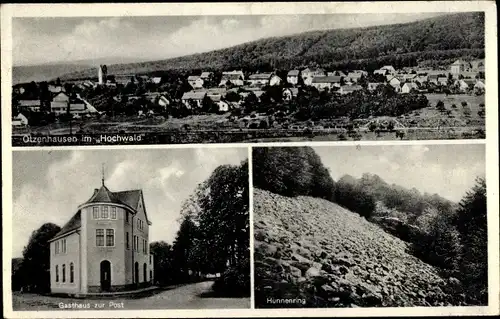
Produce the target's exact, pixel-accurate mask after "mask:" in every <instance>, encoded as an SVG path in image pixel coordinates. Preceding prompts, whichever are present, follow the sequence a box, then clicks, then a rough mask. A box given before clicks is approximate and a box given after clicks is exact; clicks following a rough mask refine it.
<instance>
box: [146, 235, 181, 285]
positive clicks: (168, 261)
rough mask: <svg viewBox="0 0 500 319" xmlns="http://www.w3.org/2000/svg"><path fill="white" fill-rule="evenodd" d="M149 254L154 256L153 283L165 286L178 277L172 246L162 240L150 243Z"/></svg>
mask: <svg viewBox="0 0 500 319" xmlns="http://www.w3.org/2000/svg"><path fill="white" fill-rule="evenodd" d="M150 252H151V255H153V256H154V269H155V276H154V278H155V284H156V285H160V286H165V285H168V284H171V283H173V282H175V281H176V280H177V279H178V278H179V271H178V268H177V265H176V264H175V259H174V252H173V247H172V246H171V245H170V244H168V243H166V242H164V241H160V242H153V243H151V244H150Z"/></svg>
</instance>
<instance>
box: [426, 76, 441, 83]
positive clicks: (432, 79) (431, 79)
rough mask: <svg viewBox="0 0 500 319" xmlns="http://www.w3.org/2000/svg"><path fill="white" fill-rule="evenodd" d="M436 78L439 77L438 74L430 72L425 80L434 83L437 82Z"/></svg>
mask: <svg viewBox="0 0 500 319" xmlns="http://www.w3.org/2000/svg"><path fill="white" fill-rule="evenodd" d="M438 78H439V75H437V74H430V75H429V76H427V80H428V82H429V83H434V84H436V85H437V84H438Z"/></svg>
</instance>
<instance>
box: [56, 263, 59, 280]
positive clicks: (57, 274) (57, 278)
mask: <svg viewBox="0 0 500 319" xmlns="http://www.w3.org/2000/svg"><path fill="white" fill-rule="evenodd" d="M56 282H59V265H56Z"/></svg>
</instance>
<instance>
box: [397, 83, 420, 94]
mask: <svg viewBox="0 0 500 319" xmlns="http://www.w3.org/2000/svg"><path fill="white" fill-rule="evenodd" d="M412 90H418V85H417V84H416V83H414V82H407V83H405V84H403V86H402V87H401V93H404V94H407V93H410V92H411V91H412Z"/></svg>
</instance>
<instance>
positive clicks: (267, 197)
mask: <svg viewBox="0 0 500 319" xmlns="http://www.w3.org/2000/svg"><path fill="white" fill-rule="evenodd" d="M254 238H255V254H254V260H255V289H256V291H255V298H256V299H255V300H256V306H257V307H277V306H279V305H276V304H274V305H273V304H269V303H267V302H266V300H267V298H270V297H272V298H305V299H306V304H305V305H301V304H292V305H290V304H288V305H284V307H296V306H306V307H326V306H328V307H354V306H430V305H433V306H438V305H450V304H457V303H458V301H457V299H456V298H455V296H454V295H451V293H452V291H453V290H452V286H451V284H450V283H448V281H445V280H443V279H442V278H440V276H439V275H438V273H437V272H436V270H435V269H434V268H433V267H432V266H430V265H428V264H426V263H424V262H422V261H420V260H419V259H417V258H415V257H413V256H412V255H410V254H408V253H407V252H406V249H407V244H406V243H405V242H403V241H402V240H400V239H398V238H396V237H394V236H392V235H390V234H388V233H386V232H384V231H383V230H382V229H381V228H379V227H378V226H376V225H375V224H372V223H370V222H368V221H366V220H365V219H363V218H361V217H360V216H359V215H357V214H355V213H352V212H350V211H348V210H346V209H344V208H342V207H340V206H338V205H336V204H334V203H331V202H328V201H326V200H322V199H317V198H311V197H297V198H287V197H283V196H280V195H276V194H273V193H270V192H267V191H263V190H259V189H254Z"/></svg>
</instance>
